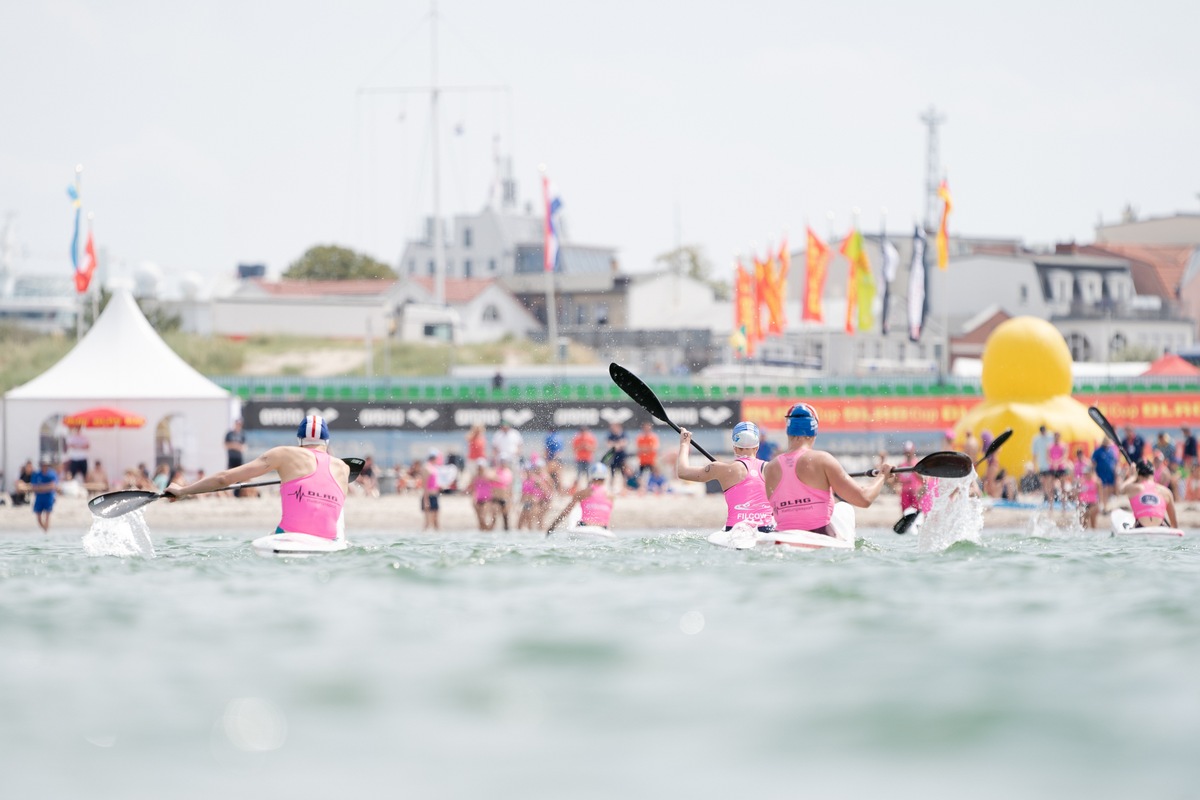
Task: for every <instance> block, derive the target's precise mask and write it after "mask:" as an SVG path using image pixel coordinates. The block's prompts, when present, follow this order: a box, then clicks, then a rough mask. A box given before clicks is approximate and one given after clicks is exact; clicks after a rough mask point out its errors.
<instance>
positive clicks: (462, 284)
mask: <svg viewBox="0 0 1200 800" xmlns="http://www.w3.org/2000/svg"><path fill="white" fill-rule="evenodd" d="M408 280H409V281H411V282H412V283H414V284H416V285H417V286H420V287H421V289H423V290H424V291H425V292H427V293H429V295H430V296H432V295H433V292H434V285H433V278H431V277H429V276H420V277H418V276H414V277H411V278H408ZM494 283H496V280H495V279H494V278H446V305H451V306H461V305H465V304H466V303H469V302H471V301H472V300H474V299H475V298H476V297H478V296H479V295H481V294H483V293H484V292H485V291H487V288H488V287H489V286H491V285H492V284H494ZM500 288H501V289H503V290H504V291H508V290H507V289H504V287H500Z"/></svg>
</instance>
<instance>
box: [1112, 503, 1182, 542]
mask: <svg viewBox="0 0 1200 800" xmlns="http://www.w3.org/2000/svg"><path fill="white" fill-rule="evenodd" d="M1110 518H1111V519H1112V535H1113V536H1175V537H1179V536H1183V531H1181V530H1179V529H1178V528H1166V527H1162V528H1139V527H1137V520H1136V519H1135V518H1134V516H1133V513H1132V512H1130V511H1126V510H1125V509H1123V508H1115V509H1113V512H1112V514H1111V515H1110Z"/></svg>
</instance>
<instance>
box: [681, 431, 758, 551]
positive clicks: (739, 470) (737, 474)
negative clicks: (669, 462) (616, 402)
mask: <svg viewBox="0 0 1200 800" xmlns="http://www.w3.org/2000/svg"><path fill="white" fill-rule="evenodd" d="M761 440H762V436H761V435H760V433H759V430H758V426H757V425H755V424H754V423H753V422H739V423H738V424H737V425H734V426H733V461H713V462H710V463H708V464H705V465H704V466H702V467H693V466H692V465H691V464H690V463H688V456H689V455H690V451H691V449H692V432H691V431H689V430H688V429H687V428H680V429H679V456H678V458H676V460H675V475H676V476H677V477H678V478H679V479H680V480H681V481H693V482H695V483H707V482H709V481H717V482H718V483H720V484H721V491H722V492H724V493H725V507H726V509H727V513H726V514H725V530H730V529H732V528H733V526H734V525H737V524H738V523H739V522H746V523H749V524H750V525H753V526H754V527H755V528H758V530H759V531H760V532H761V533H767V532H769V531H773V530H775V513H774V511H773V510H772V508H771V501H770V500H768V499H767V484H766V483H764V482H763V476H762V471H763V468H764V467H765V466H766V462H765V461H760V460H759V459H758V458H757V456H756V454H757V453H758V445H759V443H760V442H761Z"/></svg>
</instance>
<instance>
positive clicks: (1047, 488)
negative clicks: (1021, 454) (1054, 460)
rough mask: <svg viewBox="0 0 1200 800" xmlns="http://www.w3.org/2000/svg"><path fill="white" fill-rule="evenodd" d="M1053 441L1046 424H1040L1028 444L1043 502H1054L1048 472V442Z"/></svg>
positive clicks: (1052, 478)
mask: <svg viewBox="0 0 1200 800" xmlns="http://www.w3.org/2000/svg"><path fill="white" fill-rule="evenodd" d="M1053 441H1054V437H1053V436H1051V435H1050V434H1049V433H1047V432H1046V426H1045V425H1040V426H1038V432H1037V435H1036V436H1034V437H1033V441H1032V442H1030V445H1029V447H1030V450H1031V451H1032V453H1033V470H1034V472H1035V473H1037V476H1038V482H1039V483H1040V484H1041V487H1042V501H1043V502H1045V503H1053V502H1054V493H1053V488H1054V476H1053V475H1052V474H1051V473H1050V444H1051V443H1052V442H1053Z"/></svg>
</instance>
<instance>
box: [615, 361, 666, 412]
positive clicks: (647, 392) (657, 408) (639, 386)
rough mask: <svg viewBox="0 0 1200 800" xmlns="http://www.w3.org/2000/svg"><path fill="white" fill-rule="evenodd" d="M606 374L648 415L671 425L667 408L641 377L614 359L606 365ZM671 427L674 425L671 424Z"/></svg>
mask: <svg viewBox="0 0 1200 800" xmlns="http://www.w3.org/2000/svg"><path fill="white" fill-rule="evenodd" d="M608 376H609V377H610V378H612V381H613V383H615V384H616V385H617V386H620V387H621V391H623V392H624V393H625V394H627V395H629V397H630V399H632V400H633V402H635V403H637V404H638V405H639V406H641V407H642V408H644V409H646V411H647V412H648V413H649V414H650V416H652V417H655V418H656V419H661V420H662V421H663V422H665V423H667V424H668V425H671V420H669V419H668V418H667V410H666V409H665V408H663V404H662V403H661V402H660V401H659V399H658V397H657V396H656V395H655V394H654V392H653V391H652V390H651V389H650V387H649V386H647V385H646V384H645V383H643V382H642V379H641V378H639V377H638V376H637V375H634V374H633V373H632V372H630V371H629V370H627V369H625V368H624V367H622V366H621V365H620V364H618V363H617V362H615V361H614V362H613V363H611V364H609V365H608ZM671 427H675V426H674V425H671Z"/></svg>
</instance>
